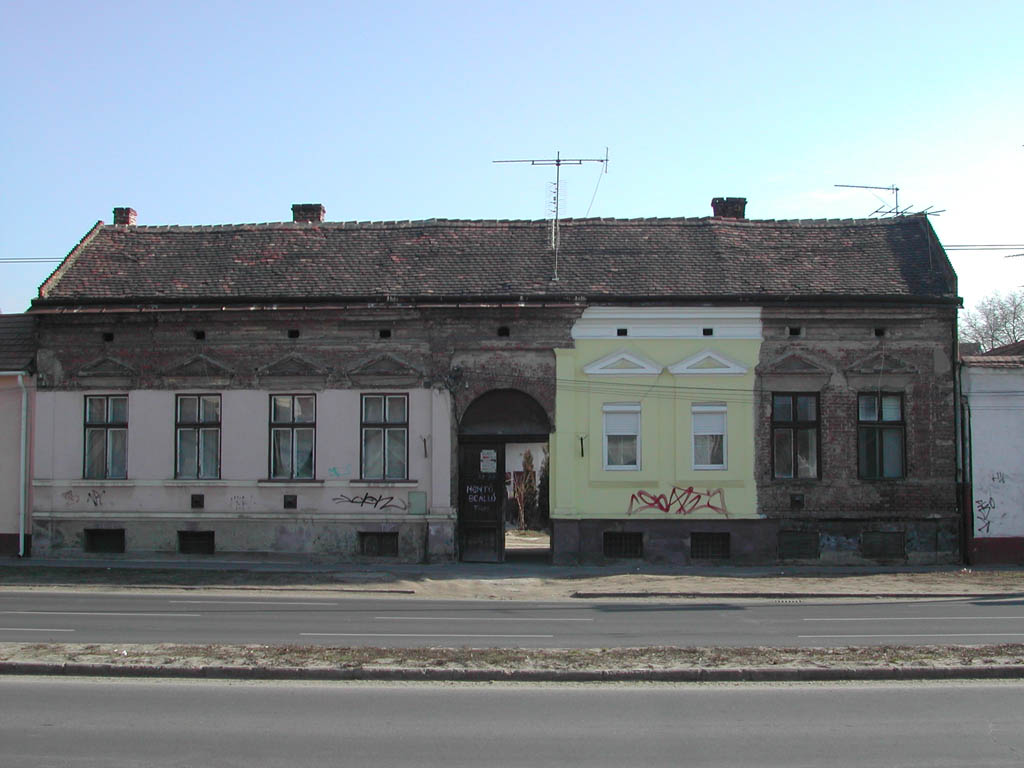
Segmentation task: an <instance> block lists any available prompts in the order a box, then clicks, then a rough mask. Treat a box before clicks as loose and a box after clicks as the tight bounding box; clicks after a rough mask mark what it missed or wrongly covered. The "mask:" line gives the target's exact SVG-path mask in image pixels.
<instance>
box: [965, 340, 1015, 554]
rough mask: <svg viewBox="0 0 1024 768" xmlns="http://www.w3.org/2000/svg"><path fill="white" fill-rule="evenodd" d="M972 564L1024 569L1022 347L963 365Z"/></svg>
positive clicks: (996, 351)
mask: <svg viewBox="0 0 1024 768" xmlns="http://www.w3.org/2000/svg"><path fill="white" fill-rule="evenodd" d="M961 370H962V375H963V406H964V407H963V411H964V433H965V435H966V437H967V440H966V441H965V443H966V450H965V457H966V464H967V468H968V478H969V480H970V483H969V485H968V486H967V493H966V498H967V505H965V506H966V507H967V510H966V511H967V513H968V515H969V521H970V522H969V531H970V545H969V548H968V559H969V562H971V563H977V564H991V563H1013V564H1017V565H1020V564H1024V343H1017V344H1013V345H1009V346H1007V347H1003V348H999V349H994V350H991V351H990V352H988V353H986V354H984V355H969V356H965V357H964V358H963V360H962V369H961Z"/></svg>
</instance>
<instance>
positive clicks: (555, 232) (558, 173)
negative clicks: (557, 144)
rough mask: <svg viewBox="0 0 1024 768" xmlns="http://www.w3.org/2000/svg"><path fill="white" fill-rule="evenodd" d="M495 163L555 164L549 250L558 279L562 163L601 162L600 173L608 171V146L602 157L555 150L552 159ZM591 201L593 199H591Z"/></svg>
mask: <svg viewBox="0 0 1024 768" xmlns="http://www.w3.org/2000/svg"><path fill="white" fill-rule="evenodd" d="M493 162H495V163H529V164H530V165H553V166H555V192H554V196H553V205H554V214H555V218H554V220H553V221H552V222H551V250H552V251H554V252H555V271H554V277H553V278H552V279H553V280H556V281H557V280H558V247H559V244H560V233H559V226H558V216H559V213H558V208H559V193H560V190H561V182H562V166H563V165H583V164H584V163H602V164H603V165H604V169H603V171H602V174H604V173H608V147H605V148H604V157H573V158H568V157H562V153H561V152H555V157H554V159H551V158H545V159H538V160H494V161H493ZM597 183H598V184H600V183H601V177H600V176H598V178H597ZM594 194H597V190H596V189H595V190H594ZM591 202H593V200H591Z"/></svg>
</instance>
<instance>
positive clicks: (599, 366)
mask: <svg viewBox="0 0 1024 768" xmlns="http://www.w3.org/2000/svg"><path fill="white" fill-rule="evenodd" d="M661 371H662V365H661V364H660V363H656V362H654V361H653V360H650V359H648V358H646V357H644V356H642V355H638V354H636V353H635V352H628V351H627V350H624V349H620V350H619V351H618V352H612V353H611V354H610V355H605V356H604V357H602V358H600V359H598V360H595V361H594V362H592V363H589V364H587V365H585V366H583V372H584V373H585V374H587V375H589V376H657V375H658V374H660V373H661Z"/></svg>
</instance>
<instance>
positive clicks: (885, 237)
mask: <svg viewBox="0 0 1024 768" xmlns="http://www.w3.org/2000/svg"><path fill="white" fill-rule="evenodd" d="M715 213H716V215H715V216H713V217H709V218H696V219H637V220H619V219H586V220H576V221H574V220H566V221H563V222H562V223H561V227H560V236H559V237H560V239H559V241H558V244H557V245H558V247H557V249H553V248H552V240H551V233H550V228H549V226H548V223H546V222H542V221H534V222H531V221H490V222H488V221H449V220H430V221H424V222H383V223H354V222H344V223H334V222H326V221H324V210H323V207H322V206H320V205H313V204H309V205H297V206H293V219H294V220H293V221H291V222H283V223H277V224H259V225H228V226H219V227H147V226H138V225H137V224H136V222H135V213H134V211H132V210H131V209H116V210H115V217H114V221H115V223H114V224H113V225H105V224H103V223H102V222H100V223H98V224H97V225H96V226H95V227H94V228H93V229H92V230H91V231H90V232H89V233H88V234H87V235H86V237H85V238H84V239H83V241H82V242H81V243H80V244H79V245H78V246H76V248H75V249H74V250H72V252H71V253H70V254H69V255H68V257H67V258H66V259H65V261H64V262H63V263H62V264H61V266H60V267H59V268H58V269H57V270H56V271H55V272H54V274H53V275H52V276H51V278H50V279H49V280H48V281H47V282H46V283H45V284H44V285H43V287H42V288H41V289H40V296H39V298H38V299H37V300H36V301H35V302H34V303H33V308H32V310H31V314H32V315H33V316H34V317H35V318H36V320H37V322H38V324H39V350H38V355H37V359H38V369H39V374H38V390H39V393H38V397H39V403H40V411H39V412H40V414H43V413H45V414H46V415H45V416H41V418H40V419H38V420H37V422H36V425H35V429H34V435H35V449H34V453H35V470H34V481H33V486H34V489H35V498H34V501H33V503H32V506H31V527H32V532H33V534H34V539H35V544H36V549H37V550H38V551H42V552H46V553H49V554H55V555H59V554H62V553H64V554H76V555H77V554H80V553H82V552H83V551H84V552H111V551H114V552H122V551H123V552H126V553H132V552H162V553H168V554H170V553H185V554H188V553H201V552H211V551H216V552H253V553H256V552H260V553H266V552H270V553H279V554H287V555H295V556H302V557H318V556H319V557H329V558H335V559H337V558H341V559H356V560H358V559H363V558H365V559H376V558H381V557H392V558H399V559H402V560H407V561H414V560H418V561H424V560H426V561H443V560H446V559H451V558H455V557H460V558H462V559H469V560H483V561H500V560H501V559H502V558H503V540H504V525H505V519H506V515H507V513H508V508H509V498H508V497H509V494H510V490H509V489H510V488H512V489H513V491H512V492H513V493H514V492H515V491H514V488H515V482H516V476H517V473H519V475H522V474H523V473H524V466H523V461H524V456H525V451H526V449H527V448H528V449H529V450H530V454H531V460H534V461H535V462H536V463H535V467H537V465H539V464H540V461H541V459H540V457H539V456H536V455H535V454H537V453H545V451H544V449H545V448H546V449H547V451H546V453H547V458H548V461H549V466H550V474H549V477H550V482H549V485H550V495H549V501H550V513H551V524H552V556H553V558H554V560H556V561H558V562H582V561H598V562H601V561H606V560H612V559H618V558H623V557H642V558H645V559H648V560H654V561H669V562H691V561H704V560H709V561H718V560H722V561H731V562H775V561H777V560H779V559H782V560H785V561H789V560H798V561H803V560H807V561H825V562H861V561H879V560H883V561H895V562H948V561H955V560H956V559H958V557H959V548H960V546H961V543H962V537H961V534H960V531H959V525H960V523H959V519H960V518H959V511H958V509H957V503H956V499H957V495H956V482H955V471H956V455H955V444H954V439H955V435H956V427H955V425H954V423H953V422H954V400H955V397H954V379H955V376H954V364H953V360H954V357H953V352H952V350H953V345H954V343H955V318H956V307H957V305H958V301H959V300H958V299H957V297H956V278H955V275H954V273H953V271H952V269H951V267H950V266H949V263H948V260H947V259H946V257H945V254H944V253H943V251H942V248H941V245H940V244H939V243H938V241H937V239H936V238H935V235H934V232H933V231H932V229H931V227H930V225H929V224H928V221H927V219H926V218H925V217H923V216H920V217H898V218H895V219H883V220H858V221H811V222H806V221H790V222H776V221H753V220H747V219H745V218H744V217H743V216H744V210H743V201H742V200H740V199H736V198H728V199H724V200H721V199H716V212H715ZM524 446H525V447H526V448H524Z"/></svg>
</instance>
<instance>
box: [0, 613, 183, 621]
mask: <svg viewBox="0 0 1024 768" xmlns="http://www.w3.org/2000/svg"><path fill="white" fill-rule="evenodd" d="M0 614H5V615H16V616H146V617H150V618H152V617H159V618H171V619H182V618H196V617H198V616H202V615H203V614H201V613H115V612H113V611H0Z"/></svg>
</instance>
